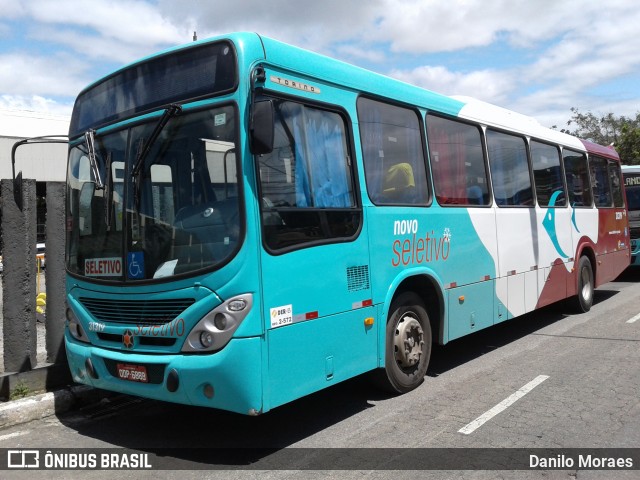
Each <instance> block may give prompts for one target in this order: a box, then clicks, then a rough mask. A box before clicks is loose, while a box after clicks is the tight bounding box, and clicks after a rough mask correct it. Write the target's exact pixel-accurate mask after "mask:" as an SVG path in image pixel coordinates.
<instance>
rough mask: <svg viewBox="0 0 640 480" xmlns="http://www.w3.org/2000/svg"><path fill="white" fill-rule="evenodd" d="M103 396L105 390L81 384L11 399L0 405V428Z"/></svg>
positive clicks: (65, 409) (37, 418)
mask: <svg viewBox="0 0 640 480" xmlns="http://www.w3.org/2000/svg"><path fill="white" fill-rule="evenodd" d="M104 396H105V392H102V391H101V390H96V389H95V388H92V387H89V386H86V385H82V386H73V387H68V388H66V389H62V390H57V391H54V392H47V393H42V394H40V395H34V396H31V397H27V398H22V399H20V400H11V401H9V402H6V403H4V404H2V405H0V429H3V428H8V427H12V426H15V425H20V424H22V423H27V422H31V421H33V420H40V419H42V418H46V417H50V416H51V415H55V414H61V413H65V412H68V411H70V410H72V409H74V408H79V407H80V406H83V405H87V404H90V403H95V402H98V401H100V400H101V399H102V398H104Z"/></svg>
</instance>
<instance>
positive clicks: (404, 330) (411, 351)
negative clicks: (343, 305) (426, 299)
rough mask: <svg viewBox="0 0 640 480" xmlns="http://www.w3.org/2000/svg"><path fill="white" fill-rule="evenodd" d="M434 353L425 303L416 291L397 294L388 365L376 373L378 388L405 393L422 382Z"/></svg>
mask: <svg viewBox="0 0 640 480" xmlns="http://www.w3.org/2000/svg"><path fill="white" fill-rule="evenodd" d="M430 356H431V325H430V323H429V315H428V314H427V310H426V308H425V306H424V303H423V302H422V300H421V299H420V297H418V295H416V294H415V293H413V292H404V293H401V294H400V295H398V297H396V298H395V299H394V300H393V302H391V308H390V309H389V318H388V320H387V327H386V340H385V367H384V368H381V369H378V370H377V371H376V372H375V375H374V378H375V381H376V383H377V385H378V386H379V387H381V388H382V389H384V390H386V391H389V392H391V393H394V394H397V393H406V392H409V391H411V390H413V389H414V388H416V387H418V386H419V385H420V384H422V382H423V380H424V376H425V374H426V373H427V366H428V365H429V358H430Z"/></svg>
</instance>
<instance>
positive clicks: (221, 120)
mask: <svg viewBox="0 0 640 480" xmlns="http://www.w3.org/2000/svg"><path fill="white" fill-rule="evenodd" d="M213 124H214V126H216V127H219V126H220V125H226V124H227V114H226V113H219V114H218V115H216V116H215V117H213Z"/></svg>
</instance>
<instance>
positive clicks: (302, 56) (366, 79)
mask: <svg viewBox="0 0 640 480" xmlns="http://www.w3.org/2000/svg"><path fill="white" fill-rule="evenodd" d="M220 40H230V41H232V42H233V43H234V44H235V45H236V48H237V50H238V55H239V56H242V57H243V59H244V61H245V62H247V63H248V64H251V65H255V64H257V63H260V62H264V63H266V64H268V65H273V66H275V67H280V68H285V69H288V70H291V71H295V72H296V73H298V74H302V75H306V76H309V77H312V78H316V79H319V80H321V81H323V82H327V83H330V84H334V85H339V86H341V87H343V88H344V87H346V88H349V89H352V90H353V91H356V92H366V93H368V94H371V95H374V96H381V97H388V96H389V92H393V98H394V100H397V101H399V102H403V103H407V104H410V105H415V106H417V107H421V108H424V109H431V110H433V111H437V112H439V113H443V114H448V115H452V116H457V117H460V118H463V119H467V120H471V121H475V122H478V123H481V124H484V125H487V126H492V127H495V128H502V129H506V130H510V131H514V132H517V133H520V134H522V135H527V136H531V137H534V138H536V139H539V140H543V141H548V142H552V143H557V144H560V145H563V146H565V147H569V148H575V149H578V150H580V151H585V150H586V151H587V152H589V153H592V154H598V155H602V156H605V157H608V158H612V159H616V160H619V156H618V154H617V153H616V152H615V150H614V149H613V148H609V147H604V146H601V145H597V144H595V143H592V142H589V141H586V140H580V139H578V138H577V137H574V136H572V135H569V134H566V133H563V132H560V131H558V130H554V129H550V128H546V127H543V126H542V125H541V124H540V123H539V122H538V121H537V120H535V119H534V118H532V117H529V116H526V115H522V114H520V113H517V112H514V111H511V110H508V109H505V108H502V107H499V106H496V105H493V104H490V103H487V102H483V101H481V100H477V99H474V98H471V97H466V96H447V95H442V94H439V93H436V92H433V91H430V90H427V89H424V88H421V87H418V86H415V85H412V84H409V83H406V82H402V81H400V80H397V79H394V78H391V77H387V76H385V75H382V74H378V73H375V72H372V71H370V70H366V69H364V68H361V67H357V66H354V65H351V64H348V63H346V62H342V61H340V60H336V59H334V58H330V57H327V56H324V55H322V54H319V53H316V52H312V51H309V50H305V49H302V48H299V47H296V46H292V45H289V44H287V43H284V42H281V41H278V40H275V39H272V38H269V37H264V36H261V35H259V34H257V33H252V32H237V33H230V34H227V35H220V36H216V37H212V38H207V39H203V40H198V41H196V42H192V43H188V44H184V45H179V46H176V47H172V48H169V49H166V50H163V51H161V52H158V53H156V54H154V55H151V56H149V57H146V58H143V59H141V60H139V61H136V62H133V63H131V64H129V65H127V66H124V67H122V68H120V69H118V70H116V71H115V72H113V73H112V74H111V75H114V74H116V73H117V72H120V71H122V70H126V69H127V68H130V67H132V66H134V65H137V64H139V63H141V62H144V61H147V60H150V59H152V58H155V57H158V56H162V55H166V54H168V53H171V52H175V51H179V50H183V49H187V48H191V47H196V46H199V45H203V44H206V43H212V42H217V41H220ZM111 75H108V76H106V77H103V78H102V79H100V80H98V81H96V82H94V83H93V84H91V85H89V86H88V87H86V88H85V89H84V90H83V92H85V91H86V90H88V89H90V88H92V87H93V86H96V85H97V84H98V83H100V82H101V81H102V80H104V79H105V78H108V77H109V76H111Z"/></svg>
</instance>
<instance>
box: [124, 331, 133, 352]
mask: <svg viewBox="0 0 640 480" xmlns="http://www.w3.org/2000/svg"><path fill="white" fill-rule="evenodd" d="M122 345H124V348H126V349H127V350H131V349H132V348H133V332H132V331H131V330H125V331H124V335H122Z"/></svg>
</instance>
